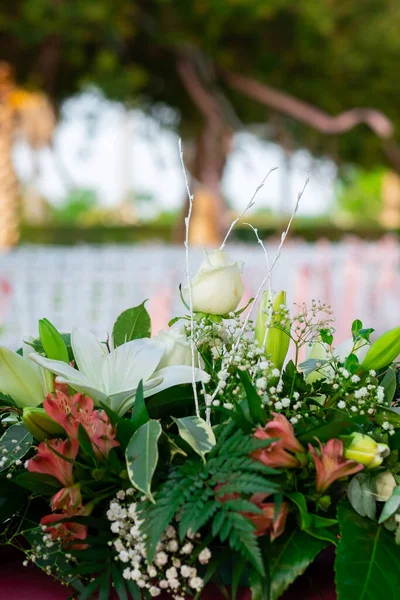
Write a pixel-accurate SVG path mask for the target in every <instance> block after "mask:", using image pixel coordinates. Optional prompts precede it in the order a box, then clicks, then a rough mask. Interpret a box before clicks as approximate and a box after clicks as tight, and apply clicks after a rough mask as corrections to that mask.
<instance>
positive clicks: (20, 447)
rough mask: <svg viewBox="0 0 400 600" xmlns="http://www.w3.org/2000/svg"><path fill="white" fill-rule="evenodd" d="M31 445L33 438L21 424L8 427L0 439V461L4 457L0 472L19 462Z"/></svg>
mask: <svg viewBox="0 0 400 600" xmlns="http://www.w3.org/2000/svg"><path fill="white" fill-rule="evenodd" d="M32 443H33V436H32V434H31V433H29V431H28V430H27V428H26V427H25V425H24V424H23V423H17V424H16V425H12V426H11V427H9V428H8V429H7V431H6V432H5V433H4V435H3V436H2V438H1V439H0V459H1V458H3V457H4V456H5V457H6V461H5V462H4V463H3V464H2V466H0V472H1V471H5V470H6V469H8V467H10V466H11V465H13V464H14V463H15V461H16V460H21V458H23V457H24V456H25V454H26V453H27V452H28V450H29V449H30V447H31V446H32Z"/></svg>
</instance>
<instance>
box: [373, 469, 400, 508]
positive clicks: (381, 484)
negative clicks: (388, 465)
mask: <svg viewBox="0 0 400 600" xmlns="http://www.w3.org/2000/svg"><path fill="white" fill-rule="evenodd" d="M375 485H376V494H377V499H378V500H379V501H380V502H386V500H389V498H390V497H391V496H392V494H393V490H394V488H395V487H396V485H397V484H396V480H395V478H394V477H393V475H392V474H391V472H390V471H384V472H383V473H379V475H377V476H376V477H375Z"/></svg>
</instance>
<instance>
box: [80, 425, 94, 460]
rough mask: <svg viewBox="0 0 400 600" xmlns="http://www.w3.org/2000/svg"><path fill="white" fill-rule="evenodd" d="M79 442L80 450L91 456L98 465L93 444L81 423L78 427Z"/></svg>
mask: <svg viewBox="0 0 400 600" xmlns="http://www.w3.org/2000/svg"><path fill="white" fill-rule="evenodd" d="M78 441H79V446H80V449H81V450H82V452H83V453H84V454H86V456H89V457H90V458H91V459H92V460H93V462H94V463H95V464H97V462H98V461H97V456H96V454H95V452H94V450H93V446H92V442H91V441H90V437H89V435H88V433H87V431H86V429H85V428H84V427H83V425H82V424H81V423H79V427H78Z"/></svg>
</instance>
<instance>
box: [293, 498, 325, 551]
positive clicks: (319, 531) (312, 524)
mask: <svg viewBox="0 0 400 600" xmlns="http://www.w3.org/2000/svg"><path fill="white" fill-rule="evenodd" d="M286 496H287V497H288V498H289V500H291V501H292V502H293V504H295V505H296V507H297V509H298V511H299V512H298V516H299V518H298V523H299V527H300V529H301V530H302V531H305V532H306V533H308V534H309V535H311V536H312V537H315V538H317V539H318V540H322V541H325V542H330V543H332V544H336V540H337V531H336V529H337V527H336V526H337V520H336V519H327V518H325V517H320V516H319V515H313V514H311V513H309V512H308V507H307V501H306V498H305V496H304V495H303V494H301V493H300V492H291V493H286Z"/></svg>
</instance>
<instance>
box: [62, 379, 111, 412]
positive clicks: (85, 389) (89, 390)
mask: <svg viewBox="0 0 400 600" xmlns="http://www.w3.org/2000/svg"><path fill="white" fill-rule="evenodd" d="M76 372H78V371H76ZM56 381H57V383H65V384H67V385H69V386H71V387H72V389H73V390H75V391H77V392H80V393H81V394H85V395H86V396H89V397H90V398H91V399H92V400H93V402H94V403H95V404H97V405H99V404H100V403H101V402H105V400H106V399H107V397H108V396H107V394H106V393H105V392H103V391H101V390H97V389H95V388H94V387H92V385H91V383H90V382H89V381H87V380H86V381H87V383H84V382H82V380H81V379H76V380H73V379H70V378H68V379H67V378H64V377H57V378H56Z"/></svg>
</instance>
